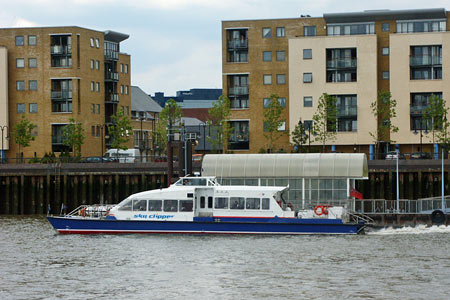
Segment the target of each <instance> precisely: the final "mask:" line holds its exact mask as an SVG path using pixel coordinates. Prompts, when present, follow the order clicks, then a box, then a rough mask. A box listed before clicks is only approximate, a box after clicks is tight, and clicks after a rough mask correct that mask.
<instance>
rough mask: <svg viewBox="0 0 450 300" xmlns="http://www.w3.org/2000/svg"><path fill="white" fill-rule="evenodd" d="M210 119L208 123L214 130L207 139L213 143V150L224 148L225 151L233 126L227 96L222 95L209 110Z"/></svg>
mask: <svg viewBox="0 0 450 300" xmlns="http://www.w3.org/2000/svg"><path fill="white" fill-rule="evenodd" d="M208 113H209V116H210V119H209V120H208V121H207V124H208V126H209V127H210V128H212V129H213V130H212V131H211V134H210V135H209V136H207V137H206V140H207V141H208V142H209V143H211V145H212V147H213V151H217V150H219V149H222V152H225V151H226V149H227V148H228V138H229V136H230V134H231V131H232V128H231V127H230V124H229V118H230V115H231V112H230V99H228V97H227V96H224V95H222V96H220V97H219V99H218V101H217V102H215V103H213V107H212V108H210V109H209V110H208Z"/></svg>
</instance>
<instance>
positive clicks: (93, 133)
mask: <svg viewBox="0 0 450 300" xmlns="http://www.w3.org/2000/svg"><path fill="white" fill-rule="evenodd" d="M91 135H92V136H95V126H94V125H92V126H91Z"/></svg>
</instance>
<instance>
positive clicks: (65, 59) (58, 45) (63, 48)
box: [50, 35, 72, 68]
mask: <svg viewBox="0 0 450 300" xmlns="http://www.w3.org/2000/svg"><path fill="white" fill-rule="evenodd" d="M50 53H51V66H52V67H53V68H71V67H72V36H71V35H52V36H51V37H50Z"/></svg>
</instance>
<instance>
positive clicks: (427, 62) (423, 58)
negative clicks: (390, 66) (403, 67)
mask: <svg viewBox="0 0 450 300" xmlns="http://www.w3.org/2000/svg"><path fill="white" fill-rule="evenodd" d="M409 63H410V66H412V67H415V66H431V65H442V56H431V55H415V56H410V57H409Z"/></svg>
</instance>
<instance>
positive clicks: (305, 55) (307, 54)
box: [303, 49, 312, 59]
mask: <svg viewBox="0 0 450 300" xmlns="http://www.w3.org/2000/svg"><path fill="white" fill-rule="evenodd" d="M303 59H312V49H303Z"/></svg>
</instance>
